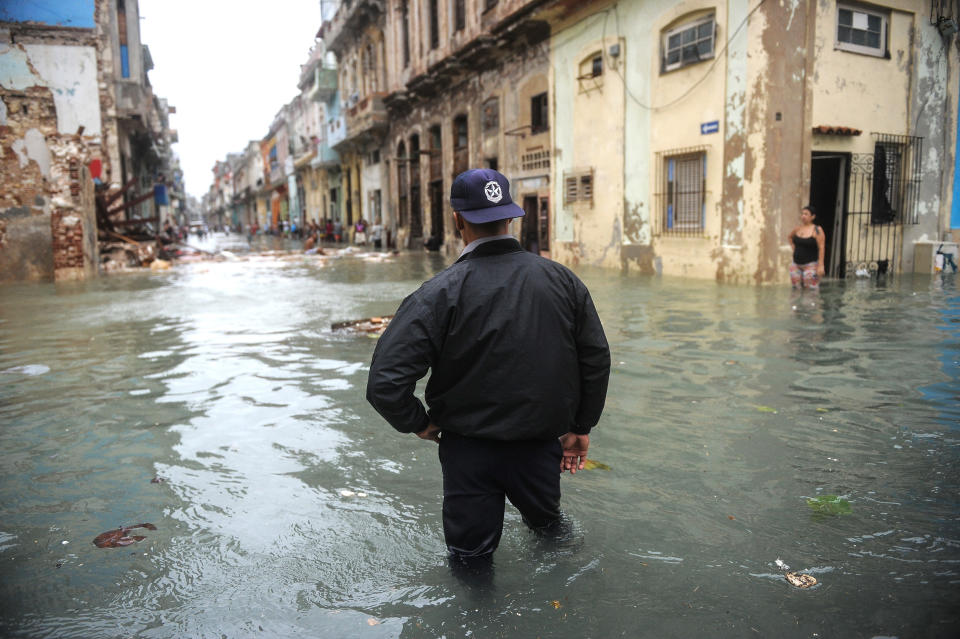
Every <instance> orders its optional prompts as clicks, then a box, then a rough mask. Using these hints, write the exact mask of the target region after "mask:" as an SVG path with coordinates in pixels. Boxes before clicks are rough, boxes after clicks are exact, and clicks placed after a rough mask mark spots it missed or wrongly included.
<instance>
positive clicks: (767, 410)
mask: <svg viewBox="0 0 960 639" xmlns="http://www.w3.org/2000/svg"><path fill="white" fill-rule="evenodd" d="M754 408H756V409H757V410H758V411H760V412H761V413H773V414H774V415H776V413H777V409H776V408H773V407H772V406H761V405H754Z"/></svg>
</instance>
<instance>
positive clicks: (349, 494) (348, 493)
mask: <svg viewBox="0 0 960 639" xmlns="http://www.w3.org/2000/svg"><path fill="white" fill-rule="evenodd" d="M356 494H357V493H355V492H353V491H352V490H341V491H340V495H341V496H343V497H353V496H354V495H356Z"/></svg>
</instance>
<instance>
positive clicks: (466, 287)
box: [367, 239, 610, 440]
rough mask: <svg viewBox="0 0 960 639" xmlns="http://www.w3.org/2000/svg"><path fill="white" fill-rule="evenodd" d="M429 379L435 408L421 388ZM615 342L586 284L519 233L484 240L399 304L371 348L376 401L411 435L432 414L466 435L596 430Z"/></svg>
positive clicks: (512, 436)
mask: <svg viewBox="0 0 960 639" xmlns="http://www.w3.org/2000/svg"><path fill="white" fill-rule="evenodd" d="M428 369H432V373H431V375H430V380H429V382H428V383H427V389H426V401H427V405H428V406H429V407H430V411H429V414H428V413H427V411H425V410H424V407H423V404H422V403H421V402H420V400H419V399H417V398H416V397H415V396H414V388H415V386H416V382H417V380H419V379H421V378H422V377H423V376H424V375H426V373H427V370H428ZM609 375H610V349H609V347H608V346H607V340H606V337H605V336H604V334H603V327H602V326H601V325H600V318H599V317H598V316H597V311H596V309H595V308H594V306H593V300H591V299H590V293H589V292H587V288H586V286H584V284H583V282H581V281H580V280H579V279H578V278H577V276H576V275H574V274H573V273H572V272H571V271H570V270H569V269H567V268H566V267H564V266H561V265H560V264H557V263H556V262H552V261H550V260H547V259H544V258H542V257H540V256H537V255H534V254H533V253H528V252H526V251H524V250H523V249H522V248H521V247H520V244H519V243H518V242H517V241H516V240H512V239H503V240H494V241H491V242H487V243H485V244H481V245H479V246H477V247H476V248H475V249H474V250H473V251H471V252H470V253H467V254H466V255H464V256H463V257H461V258H460V259H459V260H457V261H456V262H455V263H454V264H452V265H451V266H450V267H449V268H447V269H445V270H444V271H442V272H440V273H439V274H437V275H436V276H435V277H433V278H432V279H431V280H429V281H427V282H425V283H424V284H423V285H422V286H421V287H420V288H419V289H418V290H417V291H415V292H414V293H412V294H411V295H409V296H408V297H407V298H406V299H404V300H403V302H402V303H401V304H400V308H399V309H398V310H397V313H396V316H395V317H394V318H393V320H392V321H391V322H390V324H389V326H388V327H387V330H386V331H384V333H383V335H382V336H381V337H380V340H379V343H378V344H377V347H376V350H375V351H374V353H373V361H372V363H371V364H370V375H369V378H368V380H367V400H368V401H369V402H370V403H371V404H373V407H374V408H376V409H377V412H379V413H380V414H381V415H382V416H383V417H384V419H386V420H387V421H388V422H390V424H391V425H392V426H393V427H394V428H396V429H397V430H398V431H400V432H403V433H411V432H420V431H422V430H423V429H424V428H426V427H427V425H428V423H430V422H433V423H434V424H436V425H437V426H438V427H440V429H441V430H445V431H452V432H455V433H459V434H461V435H466V436H468V437H480V438H485V439H499V440H518V439H547V438H552V437H558V436H560V435H562V434H563V433H566V432H568V431H573V432H576V433H581V434H585V433H589V432H590V429H591V428H593V427H594V426H595V425H596V423H597V421H598V420H599V419H600V413H601V411H602V410H603V403H604V399H605V398H606V394H607V380H608V378H609Z"/></svg>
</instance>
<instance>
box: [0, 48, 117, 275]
mask: <svg viewBox="0 0 960 639" xmlns="http://www.w3.org/2000/svg"><path fill="white" fill-rule="evenodd" d="M44 37H45V35H44V34H39V35H38V34H35V33H33V34H28V37H26V38H25V39H27V40H28V41H27V42H26V43H23V44H20V43H18V44H6V43H5V44H0V102H2V104H3V107H2V109H0V152H2V157H0V280H3V281H12V280H23V279H53V278H57V279H62V278H71V279H75V278H78V277H85V276H87V275H90V274H93V273H95V272H96V265H97V247H96V213H95V207H94V201H93V194H92V182H91V180H90V178H89V175H88V174H87V173H86V169H85V165H86V163H87V162H89V160H90V158H91V152H90V149H91V144H93V147H94V148H95V147H96V143H97V142H98V141H99V132H100V122H101V114H100V110H99V93H98V87H97V72H96V50H95V48H94V47H92V46H85V45H63V44H49V43H44V42H42V41H43V40H44ZM68 37H69V38H70V39H77V38H78V34H77V33H75V32H70V33H69V34H68ZM79 37H80V38H83V36H82V34H81V35H80V36H79Z"/></svg>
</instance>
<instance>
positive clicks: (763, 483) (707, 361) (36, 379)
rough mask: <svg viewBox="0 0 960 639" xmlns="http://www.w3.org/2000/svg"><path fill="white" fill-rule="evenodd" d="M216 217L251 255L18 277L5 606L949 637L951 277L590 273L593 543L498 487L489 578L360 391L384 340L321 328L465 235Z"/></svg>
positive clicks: (313, 623) (146, 623)
mask: <svg viewBox="0 0 960 639" xmlns="http://www.w3.org/2000/svg"><path fill="white" fill-rule="evenodd" d="M260 239H262V240H263V242H262V243H261V244H258V249H261V250H264V251H266V250H271V249H273V250H277V249H283V248H285V245H284V244H283V243H282V242H280V241H279V240H277V241H276V242H275V243H269V242H267V240H266V239H264V238H260ZM269 239H272V238H269ZM218 242H219V246H220V247H221V248H228V249H229V250H231V251H233V252H234V253H236V255H237V257H238V258H239V259H236V260H229V261H221V262H197V263H194V264H187V265H183V266H180V267H177V268H175V269H173V270H171V271H168V272H161V273H149V272H147V273H131V274H117V275H112V276H109V277H100V278H98V279H93V280H91V281H88V282H82V283H71V284H58V285H54V284H16V285H9V286H4V287H0V424H2V428H0V473H2V483H0V562H2V571H0V635H2V636H4V637H84V638H87V637H157V638H159V637H187V636H189V637H214V636H216V637H219V636H225V637H231V638H232V637H244V636H253V635H256V636H265V637H280V636H287V637H289V636H330V637H353V636H363V637H441V636H445V637H468V636H469V637H501V636H502V637H536V636H542V637H547V636H570V637H613V636H625V637H641V636H643V637H698V636H709V637H752V636H758V637H771V636H778V637H784V638H786V637H814V636H819V637H880V636H883V637H902V638H908V637H952V636H956V632H957V628H958V627H960V504H958V497H957V495H958V494H960V492H958V491H960V428H958V423H960V403H958V398H960V295H958V292H957V289H956V280H955V279H954V278H952V277H944V278H943V279H941V278H939V277H938V278H935V279H931V278H929V277H927V278H920V277H918V278H916V279H913V278H911V277H909V276H903V277H900V278H897V279H892V278H891V280H890V281H889V282H887V283H885V284H880V285H878V284H877V283H876V282H871V281H856V280H849V281H846V282H829V283H827V284H826V285H825V287H824V289H823V290H822V291H821V293H820V294H819V295H816V294H814V295H809V294H807V295H797V294H795V293H793V292H792V291H790V290H789V288H787V287H782V286H778V287H772V286H771V287H762V288H755V287H737V286H718V285H716V284H715V283H713V282H696V281H683V280H677V279H670V278H648V277H640V276H632V275H631V276H624V275H621V274H619V273H617V272H613V271H602V270H593V269H581V270H578V271H577V272H578V274H579V275H580V276H581V277H582V279H583V280H584V281H585V282H586V283H587V285H588V287H589V288H590V290H591V292H592V294H593V297H594V300H595V302H596V305H597V308H598V311H599V313H600V316H601V318H602V320H603V322H604V326H605V329H606V333H607V338H608V340H609V342H610V346H611V351H612V358H613V371H612V374H611V380H610V393H609V395H608V399H607V407H606V409H605V411H604V416H603V418H602V419H601V422H600V425H599V426H598V428H597V429H596V430H595V431H594V433H593V436H592V445H591V449H590V457H591V459H595V460H597V461H599V462H602V463H603V464H606V465H607V466H609V469H608V470H605V469H602V468H601V469H596V470H590V471H584V472H582V473H577V474H576V476H564V478H563V481H562V487H563V491H564V496H563V505H564V508H565V510H566V511H567V513H568V514H569V515H570V516H571V517H572V518H573V519H574V520H575V522H577V526H578V528H579V530H580V531H582V540H579V541H578V542H577V543H573V544H568V545H566V546H561V547H551V546H545V545H543V544H541V543H538V542H537V540H536V539H535V538H534V537H532V535H531V534H530V533H528V532H527V530H526V528H525V526H524V525H523V524H522V522H521V521H520V516H519V514H518V513H517V511H516V510H514V509H513V508H512V507H508V509H507V516H506V524H505V527H504V536H503V540H502V542H501V546H500V549H499V551H498V552H497V555H496V566H495V574H494V580H493V583H492V584H490V585H488V586H484V587H480V586H476V585H468V584H463V583H461V582H459V581H458V580H457V579H456V578H455V577H454V576H453V575H451V574H450V572H449V569H448V567H447V564H446V561H445V547H444V544H443V533H442V527H441V519H440V505H441V498H442V496H441V489H442V486H441V475H440V466H439V462H438V460H437V457H436V455H437V452H436V447H435V446H434V445H433V444H431V443H428V442H424V441H421V440H419V439H417V438H416V437H413V436H409V435H407V436H403V435H400V434H398V433H396V432H395V431H393V429H391V428H390V427H389V426H388V425H387V424H386V422H384V421H383V420H382V419H381V418H380V417H379V416H378V415H377V414H376V413H375V412H374V410H373V408H372V407H370V406H369V405H368V404H367V403H366V401H365V400H364V398H363V393H364V388H365V382H366V374H367V367H368V365H369V362H370V357H371V354H372V352H373V348H374V345H375V344H376V341H375V339H372V338H370V337H368V336H365V335H359V336H358V335H355V334H351V333H343V332H334V331H332V330H331V328H330V327H331V324H332V323H334V322H338V321H343V320H349V319H356V318H364V317H371V316H377V315H383V314H389V313H392V312H393V311H394V310H395V309H396V307H397V305H398V304H399V302H400V300H401V299H402V298H403V297H404V296H405V295H406V294H408V293H410V292H411V291H412V290H414V289H415V288H416V287H417V286H418V285H419V284H420V282H422V281H423V280H425V279H427V278H429V277H430V276H431V275H432V274H434V273H435V272H437V271H438V270H439V269H441V268H443V266H444V265H445V263H446V262H445V261H444V260H443V259H442V258H440V257H439V256H436V255H426V254H401V255H399V256H396V257H391V258H389V259H382V258H373V257H372V256H370V257H368V258H364V257H363V256H358V255H346V256H342V257H339V258H336V259H326V260H323V259H320V258H317V257H315V256H303V255H301V254H298V253H291V254H285V253H283V252H280V253H275V252H271V253H267V254H264V253H259V254H256V253H255V254H247V253H245V252H244V250H243V249H244V246H245V244H246V242H245V240H243V239H242V238H239V237H238V236H233V237H232V238H224V237H220V238H218ZM154 479H155V480H156V481H152V480H154ZM832 495H835V496H838V497H839V498H842V499H843V500H845V501H844V502H838V503H848V504H849V508H842V509H840V512H839V513H830V512H823V511H822V510H817V509H816V508H815V507H814V506H816V505H817V504H818V502H817V501H815V500H816V499H817V498H818V497H820V498H826V496H832ZM808 500H811V501H809V502H808ZM146 522H149V523H151V524H153V525H155V526H156V528H157V529H156V530H155V531H152V530H147V529H140V530H136V531H132V532H131V534H140V535H143V536H144V537H145V539H143V540H142V541H139V542H137V543H133V544H131V545H129V546H124V547H118V548H112V549H111V548H98V547H96V546H94V545H93V543H92V541H93V539H94V538H95V537H97V535H99V534H100V533H103V532H104V531H108V530H111V529H115V528H117V527H119V526H121V525H135V524H138V523H146ZM778 558H780V559H782V560H783V561H784V562H786V563H787V564H789V565H790V566H791V567H792V569H794V570H797V571H801V572H804V573H807V574H810V575H813V576H814V577H816V579H817V580H818V581H819V583H818V584H817V585H816V586H814V587H812V588H810V589H798V588H795V587H793V586H791V585H790V584H788V583H787V582H786V580H785V579H784V576H783V573H782V572H781V571H780V570H779V569H778V568H777V566H776V565H775V561H776V559H778Z"/></svg>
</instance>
